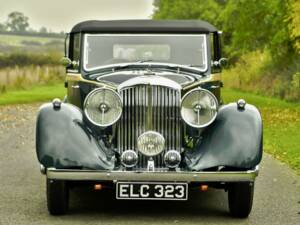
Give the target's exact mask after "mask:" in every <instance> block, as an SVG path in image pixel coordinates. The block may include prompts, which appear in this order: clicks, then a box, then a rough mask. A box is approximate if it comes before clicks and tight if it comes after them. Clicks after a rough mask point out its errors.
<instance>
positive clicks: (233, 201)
mask: <svg viewBox="0 0 300 225" xmlns="http://www.w3.org/2000/svg"><path fill="white" fill-rule="evenodd" d="M253 194H254V183H253V182H240V183H232V184H230V186H229V188H228V204H229V211H230V213H231V215H232V216H234V217H238V218H246V217H248V216H249V214H250V212H251V209H252V202H253Z"/></svg>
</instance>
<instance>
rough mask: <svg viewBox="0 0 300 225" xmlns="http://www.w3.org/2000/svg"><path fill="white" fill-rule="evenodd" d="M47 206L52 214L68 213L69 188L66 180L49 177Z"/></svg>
mask: <svg viewBox="0 0 300 225" xmlns="http://www.w3.org/2000/svg"><path fill="white" fill-rule="evenodd" d="M47 206H48V211H49V213H50V214H51V215H63V214H66V213H67V211H68V208H69V188H68V186H67V182H66V181H63V180H51V179H47Z"/></svg>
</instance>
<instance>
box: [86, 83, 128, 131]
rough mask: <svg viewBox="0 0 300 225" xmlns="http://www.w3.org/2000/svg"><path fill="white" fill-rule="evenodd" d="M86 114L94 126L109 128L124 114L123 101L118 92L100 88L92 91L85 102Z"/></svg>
mask: <svg viewBox="0 0 300 225" xmlns="http://www.w3.org/2000/svg"><path fill="white" fill-rule="evenodd" d="M84 113H85V115H86V117H87V118H88V120H89V121H90V122H91V123H93V124H94V125H97V126H100V127H107V126H110V125H112V124H114V123H115V122H116V121H117V120H118V119H119V118H120V116H121V114H122V101H121V98H120V96H119V95H118V93H117V92H115V91H113V90H110V89H107V88H98V89H95V90H93V91H91V92H90V93H89V94H88V96H87V97H86V98H85V101H84Z"/></svg>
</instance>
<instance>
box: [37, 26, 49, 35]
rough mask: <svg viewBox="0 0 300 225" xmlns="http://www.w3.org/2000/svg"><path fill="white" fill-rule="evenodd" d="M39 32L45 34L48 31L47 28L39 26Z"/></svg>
mask: <svg viewBox="0 0 300 225" xmlns="http://www.w3.org/2000/svg"><path fill="white" fill-rule="evenodd" d="M39 32H40V33H41V34H47V33H48V30H47V28H46V27H41V28H40V31H39Z"/></svg>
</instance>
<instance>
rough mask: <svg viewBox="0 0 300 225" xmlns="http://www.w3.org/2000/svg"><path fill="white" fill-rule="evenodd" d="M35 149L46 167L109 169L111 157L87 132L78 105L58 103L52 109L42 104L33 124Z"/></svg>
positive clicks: (103, 146)
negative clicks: (35, 122) (58, 106)
mask: <svg viewBox="0 0 300 225" xmlns="http://www.w3.org/2000/svg"><path fill="white" fill-rule="evenodd" d="M36 152H37V157H38V160H39V162H40V163H41V164H42V165H43V166H45V167H46V168H49V167H54V168H60V169H63V168H86V169H98V170H111V169H113V167H114V157H111V156H110V155H109V152H110V149H107V148H106V147H105V145H104V144H101V142H99V141H97V140H96V139H95V137H94V136H92V135H91V133H90V132H89V129H88V128H87V127H86V126H85V124H84V122H83V115H82V112H81V110H80V109H79V108H77V107H75V106H73V105H71V104H67V103H62V104H61V107H60V108H58V109H55V108H54V107H53V105H52V104H51V103H47V104H44V105H43V106H42V107H41V108H40V111H39V113H38V116H37V124H36Z"/></svg>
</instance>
